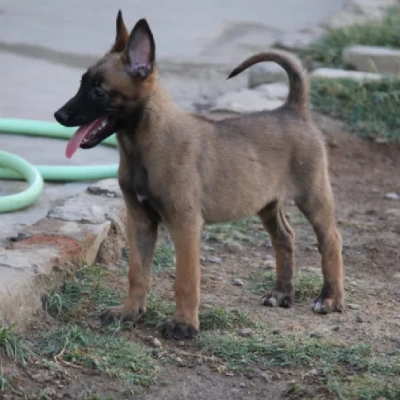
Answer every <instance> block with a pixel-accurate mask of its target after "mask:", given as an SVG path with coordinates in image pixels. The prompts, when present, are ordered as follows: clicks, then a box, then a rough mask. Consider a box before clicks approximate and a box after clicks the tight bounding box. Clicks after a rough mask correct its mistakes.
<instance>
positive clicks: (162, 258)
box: [153, 243, 175, 271]
mask: <svg viewBox="0 0 400 400" xmlns="http://www.w3.org/2000/svg"><path fill="white" fill-rule="evenodd" d="M174 259H175V254H174V248H173V246H172V244H170V243H159V244H158V245H157V246H156V249H155V253H154V261H153V267H154V270H155V271H163V270H166V269H171V268H173V267H174V264H175V262H174Z"/></svg>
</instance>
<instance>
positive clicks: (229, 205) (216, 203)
mask: <svg viewBox="0 0 400 400" xmlns="http://www.w3.org/2000/svg"><path fill="white" fill-rule="evenodd" d="M276 197H277V196H272V195H270V194H269V193H268V191H267V190H265V191H263V193H252V194H246V193H243V192H241V193H239V194H237V195H236V196H233V195H229V194H225V195H224V194H221V195H219V196H218V195H217V194H216V195H213V196H209V197H207V199H205V200H204V201H203V209H202V217H203V219H204V221H205V223H207V224H210V223H211V224H212V223H223V222H230V221H237V220H241V219H243V218H247V217H250V216H252V215H254V214H256V213H258V212H259V211H261V210H262V209H263V208H264V207H265V206H266V205H267V204H269V203H270V202H271V201H273V200H275V199H276Z"/></svg>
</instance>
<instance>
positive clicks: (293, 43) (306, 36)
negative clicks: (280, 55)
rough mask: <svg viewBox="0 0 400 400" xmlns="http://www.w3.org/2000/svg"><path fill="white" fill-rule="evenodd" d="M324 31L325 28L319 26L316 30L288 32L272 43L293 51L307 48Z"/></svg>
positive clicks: (274, 45)
mask: <svg viewBox="0 0 400 400" xmlns="http://www.w3.org/2000/svg"><path fill="white" fill-rule="evenodd" d="M322 33H323V30H322V29H318V28H316V29H314V30H311V29H307V30H303V31H297V32H286V33H284V34H283V35H282V36H281V37H280V38H279V39H278V40H277V41H276V42H275V43H274V44H273V45H272V47H275V48H278V49H283V50H288V51H293V52H297V51H300V50H305V49H306V48H307V47H309V46H310V44H311V43H313V42H314V41H315V40H316V39H317V37H318V36H320V35H321V34H322Z"/></svg>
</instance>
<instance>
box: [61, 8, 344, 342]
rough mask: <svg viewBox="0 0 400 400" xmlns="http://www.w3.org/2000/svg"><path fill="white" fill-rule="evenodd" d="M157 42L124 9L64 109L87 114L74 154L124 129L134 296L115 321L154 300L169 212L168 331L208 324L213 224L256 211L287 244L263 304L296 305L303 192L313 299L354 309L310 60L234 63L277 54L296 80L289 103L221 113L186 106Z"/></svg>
mask: <svg viewBox="0 0 400 400" xmlns="http://www.w3.org/2000/svg"><path fill="white" fill-rule="evenodd" d="M155 54H156V53H155V42H154V38H153V34H152V32H151V30H150V27H149V25H148V23H147V21H146V20H145V19H141V20H139V21H138V22H137V23H136V25H135V27H134V28H133V29H132V31H131V32H130V34H129V33H128V31H127V29H126V27H125V24H124V22H123V19H122V14H121V12H119V13H118V16H117V34H116V38H115V43H114V45H113V46H112V48H111V50H110V51H108V52H107V53H106V54H105V55H104V56H103V57H102V58H101V59H100V60H98V61H97V62H96V63H95V64H94V65H93V66H91V67H90V68H89V69H88V70H87V71H86V72H85V73H84V75H83V76H82V81H81V84H80V87H79V90H78V92H77V94H76V95H75V96H74V97H73V98H72V99H71V100H69V101H68V102H67V103H66V104H65V105H64V106H63V107H61V108H60V109H59V110H58V111H57V112H56V113H55V118H56V120H57V121H58V122H59V123H61V124H62V125H64V126H69V127H71V126H79V128H78V130H77V131H76V133H75V134H74V136H73V137H72V139H71V140H70V142H69V143H68V146H67V151H66V155H67V157H71V156H72V155H73V153H74V152H75V151H76V150H77V149H78V147H81V148H83V149H89V148H92V147H94V146H96V145H98V144H99V143H100V142H101V141H102V140H104V139H105V138H106V137H108V136H110V135H111V134H113V133H115V132H116V133H117V139H118V148H119V153H120V164H119V171H118V179H119V184H120V187H121V190H122V192H123V196H124V200H125V204H126V210H127V231H128V238H129V246H130V263H129V275H128V278H129V290H128V294H127V297H126V299H125V302H124V303H123V305H121V306H119V307H111V308H109V309H107V310H106V311H105V312H104V313H103V314H102V319H103V320H104V321H106V322H107V321H112V320H114V319H120V318H121V319H124V320H132V321H136V320H137V319H138V318H139V317H140V316H141V314H142V313H144V312H145V310H146V297H147V293H148V291H149V288H150V281H151V269H152V262H153V253H154V248H155V244H156V240H157V230H158V227H159V224H160V223H164V224H165V226H166V227H167V228H168V230H169V232H170V234H171V237H172V239H173V242H174V245H175V251H176V279H175V294H176V311H175V315H174V318H173V319H172V320H171V321H169V322H168V323H166V324H165V325H164V327H163V334H164V336H165V337H167V338H174V339H183V338H190V337H192V336H194V335H195V334H196V333H197V332H198V330H199V318H198V310H199V303H200V263H199V260H200V240H201V231H202V226H203V224H205V223H206V224H212V223H221V222H228V221H235V220H240V219H243V218H247V217H249V216H251V215H254V214H257V215H258V216H259V218H260V219H261V222H262V224H263V226H264V227H265V229H266V230H267V232H268V233H269V235H270V237H271V239H272V244H273V247H274V250H275V253H276V282H275V287H274V289H273V290H272V291H271V292H268V293H266V294H265V295H264V297H263V300H262V301H263V304H265V305H269V306H274V305H278V306H281V307H289V306H291V304H292V303H293V300H294V294H295V288H294V274H295V260H294V237H295V235H294V232H293V229H292V228H291V227H290V225H289V223H288V221H287V220H286V218H285V215H284V212H283V205H282V204H283V199H284V197H285V196H291V197H292V198H294V200H295V202H296V204H297V206H298V207H299V209H300V210H301V211H302V212H303V214H304V215H305V216H306V217H307V219H308V220H309V221H310V223H311V225H312V226H313V228H314V231H315V233H316V236H317V239H318V248H319V251H320V253H321V256H322V273H323V278H324V283H323V287H322V290H321V293H320V296H319V297H318V298H317V299H316V300H315V303H314V306H313V309H314V311H315V312H317V313H327V312H330V311H342V310H343V309H344V294H343V277H342V270H343V267H342V245H341V235H340V233H339V232H338V229H337V225H336V219H335V208H334V200H333V196H332V189H331V185H330V180H329V176H328V167H327V165H328V163H327V154H326V150H325V146H324V140H323V137H322V135H321V133H320V131H319V130H318V129H317V128H316V126H315V125H314V124H313V122H312V120H311V118H310V115H309V113H308V86H307V79H306V75H305V72H304V70H303V68H302V66H301V63H300V62H299V60H298V59H297V58H296V57H294V56H293V55H291V54H289V53H286V52H282V51H269V52H265V53H261V54H257V55H254V56H253V57H250V58H249V59H247V60H246V61H244V62H243V63H242V64H240V65H239V66H238V67H236V68H235V69H234V70H233V72H232V73H231V74H230V76H229V78H231V77H234V76H235V75H237V74H239V73H240V72H242V71H244V70H245V69H246V68H248V67H250V66H252V65H254V64H256V63H258V62H261V61H273V62H276V63H278V64H279V65H280V66H281V67H283V68H284V69H285V71H286V72H287V74H288V76H289V81H290V90H289V95H288V98H287V100H286V102H285V104H284V105H283V106H282V107H279V108H277V109H275V110H272V111H261V112H255V113H250V114H246V115H241V116H237V117H233V118H228V119H224V120H221V121H211V120H208V119H207V118H205V117H201V116H196V115H192V114H188V113H185V112H183V111H181V110H180V109H179V108H178V107H177V106H176V105H175V104H174V103H173V102H172V101H171V99H170V97H169V96H168V94H167V92H166V90H165V89H164V88H163V86H162V85H161V83H160V81H159V78H158V73H157V68H156V65H155Z"/></svg>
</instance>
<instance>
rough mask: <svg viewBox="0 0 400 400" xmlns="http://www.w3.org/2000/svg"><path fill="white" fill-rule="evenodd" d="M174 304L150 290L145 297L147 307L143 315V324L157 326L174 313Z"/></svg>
mask: <svg viewBox="0 0 400 400" xmlns="http://www.w3.org/2000/svg"><path fill="white" fill-rule="evenodd" d="M174 310H175V306H174V305H173V304H171V303H167V302H165V301H164V300H163V299H162V298H161V297H160V296H158V295H157V294H155V293H153V292H150V293H149V296H148V298H147V309H146V312H145V314H144V316H143V322H144V324H145V325H149V326H158V325H160V324H162V323H164V322H166V321H168V320H169V319H171V318H172V316H173V315H174Z"/></svg>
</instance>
